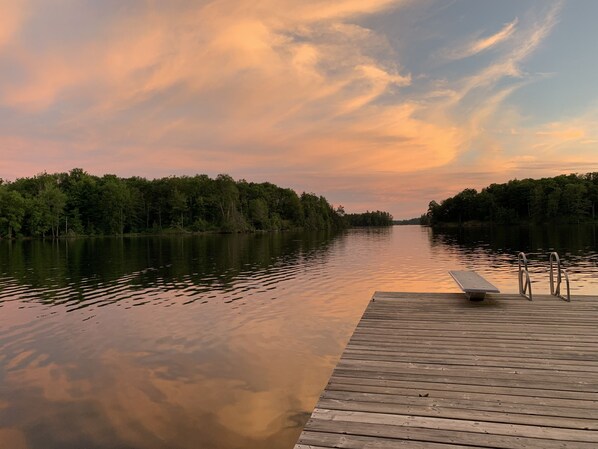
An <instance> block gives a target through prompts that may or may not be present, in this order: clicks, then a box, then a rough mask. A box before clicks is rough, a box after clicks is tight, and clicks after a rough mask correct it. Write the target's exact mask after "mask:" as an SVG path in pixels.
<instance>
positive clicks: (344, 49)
mask: <svg viewBox="0 0 598 449" xmlns="http://www.w3.org/2000/svg"><path fill="white" fill-rule="evenodd" d="M404 4H408V5H409V8H403V5H404ZM426 4H427V3H426ZM104 5H105V4H104V3H100V2H97V3H96V2H94V1H90V2H81V3H76V2H75V3H72V2H59V3H57V4H52V5H51V4H50V3H49V2H46V1H44V0H27V1H26V2H25V0H14V1H10V2H9V1H8V0H0V7H1V10H2V14H1V15H0V151H1V155H2V157H1V158H0V177H4V178H14V177H17V176H25V175H31V174H33V173H37V172H39V171H42V170H49V171H54V170H66V169H69V168H71V167H73V166H82V167H84V168H86V169H88V170H90V171H92V172H94V173H102V172H117V173H118V174H122V175H131V174H139V175H143V176H163V175H169V174H181V173H189V172H207V173H209V174H216V173H220V172H229V173H231V174H232V175H233V176H238V177H245V178H248V179H251V178H252V177H253V179H256V180H266V179H267V180H271V181H278V182H280V183H282V184H284V185H291V186H293V187H295V188H297V189H299V190H311V191H317V192H318V193H322V194H325V195H327V196H329V197H330V199H331V201H333V202H343V203H345V205H346V206H347V208H348V210H356V208H358V207H361V206H363V205H366V202H370V205H369V206H367V205H366V207H369V208H373V207H376V208H384V209H388V210H391V211H393V210H396V209H397V208H399V207H404V208H406V209H405V210H409V211H411V212H414V211H415V208H416V204H417V201H419V202H420V204H427V202H428V201H429V200H430V199H433V198H430V197H429V195H431V194H432V193H433V192H442V193H448V194H450V193H451V192H450V189H453V188H455V189H457V188H459V186H464V184H465V183H467V182H475V183H478V182H482V180H488V181H489V182H492V181H496V180H499V179H492V175H495V176H496V177H497V178H500V177H508V174H509V173H514V171H513V170H520V169H521V167H522V166H523V165H524V164H526V163H527V164H532V163H533V162H534V161H536V162H537V160H540V159H542V158H544V159H546V160H549V161H553V160H554V161H556V160H558V158H559V157H561V158H563V160H567V161H568V163H571V164H574V163H576V161H577V160H579V159H580V157H579V156H578V155H580V154H581V155H583V157H586V159H592V157H593V156H591V152H590V148H591V147H592V145H593V144H592V143H591V142H594V140H596V139H598V136H597V135H596V133H595V132H594V131H593V130H592V126H593V125H592V123H593V122H592V118H591V117H590V116H588V117H577V118H576V119H573V118H570V119H565V118H563V119H562V120H558V121H555V120H552V121H551V122H550V123H540V124H539V125H538V124H536V125H534V126H531V125H527V126H526V123H527V122H526V117H523V116H522V114H521V112H520V111H519V110H518V109H517V108H516V107H515V106H513V105H512V104H509V99H510V98H511V97H512V96H513V94H514V93H515V92H517V91H519V90H521V89H524V88H525V87H527V86H529V85H530V84H532V83H533V82H535V81H536V80H539V79H544V78H543V77H544V75H542V74H539V73H534V72H533V71H532V70H530V68H529V67H528V65H527V62H528V60H529V59H531V58H530V56H531V55H532V54H533V53H534V52H535V51H536V50H537V49H538V48H540V47H541V46H542V44H543V43H544V42H545V41H546V38H547V37H548V36H549V35H550V33H551V31H552V30H553V29H554V27H555V26H556V24H557V23H558V21H559V17H560V11H561V9H562V8H563V5H564V3H563V2H556V3H551V5H550V7H547V8H545V9H544V10H542V9H532V10H531V11H527V12H526V11H521V10H517V11H516V12H515V11H514V12H513V14H510V15H509V17H517V18H516V19H514V20H512V21H511V22H509V23H506V24H501V23H498V24H497V23H491V22H488V23H481V24H480V25H477V24H476V25H475V27H474V28H473V29H485V30H492V31H488V32H486V33H483V34H482V33H480V34H476V35H474V37H472V35H471V34H470V32H461V33H459V32H460V31H461V30H459V32H457V34H454V35H448V36H445V37H444V38H443V39H442V42H441V43H439V44H438V45H437V46H442V47H444V46H445V45H447V42H448V45H450V46H451V48H453V50H452V52H453V53H452V54H453V58H455V57H458V58H461V59H460V60H458V61H455V59H452V60H448V61H447V59H443V60H442V61H440V62H439V63H438V64H440V65H442V64H446V66H450V68H449V69H447V70H445V71H443V69H444V68H445V67H440V68H438V73H431V72H430V73H429V72H426V71H425V70H418V68H417V65H415V68H414V67H410V66H409V65H408V64H407V63H406V62H405V61H407V60H408V58H406V57H405V55H406V54H410V53H414V54H420V53H422V54H424V53H425V52H423V51H422V50H421V49H420V48H410V47H409V46H410V45H412V42H415V41H416V39H414V40H411V37H417V36H409V38H408V39H405V40H401V41H397V39H398V38H397V37H396V36H395V35H394V34H393V33H394V28H392V29H393V32H390V31H388V29H386V30H385V29H384V27H383V26H378V25H376V24H377V23H379V22H384V19H385V18H386V16H388V15H391V14H396V15H401V14H410V13H413V11H414V10H416V9H417V8H425V7H426V6H425V5H423V6H422V5H420V4H419V3H418V2H408V1H406V0H396V1H393V0H374V1H372V2H362V1H356V0H340V1H338V2H332V3H331V2H328V1H324V0H313V1H307V2H301V1H298V0H276V1H275V0H262V1H258V2H251V1H239V0H215V1H211V2H206V3H198V2H195V1H191V0H180V1H176V2H131V3H127V5H128V6H123V7H120V8H113V9H110V8H107V9H106V8H105V7H104ZM452 5H453V4H452ZM428 6H429V5H428ZM94 7H95V8H97V10H94V9H93V8H94ZM451 7H452V6H451ZM451 7H449V6H447V7H446V8H445V9H444V10H443V14H444V13H447V14H448V13H449V12H450V9H451ZM99 11H101V12H102V13H101V14H100V13H99ZM423 16H426V17H429V14H423ZM57 20H58V21H59V22H57V23H55V22H52V21H57ZM60 20H62V21H64V22H67V23H68V24H69V26H63V23H64V22H60ZM389 20H390V19H389ZM387 25H388V24H387ZM425 26H426V24H425V23H423V24H418V27H419V28H422V27H425ZM389 29H390V28H389ZM495 30H498V31H495ZM492 33H494V34H492ZM462 34H465V35H466V36H463V35H462ZM464 41H465V44H464V43H463V42H464ZM440 51H441V49H438V48H434V49H431V50H429V52H428V53H427V54H438V53H439V52H440ZM482 54H484V57H479V58H469V59H467V60H464V59H463V58H465V57H468V56H474V55H480V56H481V55H482ZM422 57H423V56H422ZM457 64H462V65H463V67H467V70H465V69H461V66H459V68H458V70H454V69H455V66H456V65H457ZM543 70H546V68H545V67H544V68H543ZM576 145H577V146H579V148H582V150H579V151H578V152H577V153H576V154H573V153H574V150H573V148H576V147H575V146H576ZM559 152H565V153H567V152H569V153H570V154H569V156H562V155H561V156H558V154H559ZM534 158H537V160H536V159H534ZM489 167H492V170H490V169H489ZM464 169H467V170H469V171H470V173H471V176H461V175H459V174H458V173H461V174H462V172H463V170H464ZM350 180H353V182H351V181H350ZM405 192H409V193H405ZM453 193H454V192H453ZM351 198H356V199H355V200H351ZM357 198H360V200H359V201H358V200H357ZM436 199H439V198H438V197H436ZM351 202H353V204H354V206H351ZM399 203H400V204H404V206H398V205H399Z"/></svg>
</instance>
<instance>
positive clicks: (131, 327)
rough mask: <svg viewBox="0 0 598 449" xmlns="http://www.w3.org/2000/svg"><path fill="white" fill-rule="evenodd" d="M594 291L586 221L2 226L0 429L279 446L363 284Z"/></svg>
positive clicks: (109, 439) (64, 441)
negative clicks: (129, 228)
mask: <svg viewBox="0 0 598 449" xmlns="http://www.w3.org/2000/svg"><path fill="white" fill-rule="evenodd" d="M553 249H555V250H558V251H559V252H560V253H561V256H562V258H563V259H564V262H565V265H566V267H567V268H568V270H569V272H570V277H571V281H572V293H573V295H575V293H578V294H597V295H598V276H597V274H598V246H597V239H596V228H595V227H593V226H589V227H580V226H576V227H562V228H534V229H530V228H509V229H505V228H500V229H494V230H492V231H490V230H487V231H479V230H478V231H467V232H459V231H454V232H450V233H446V232H445V233H435V232H432V231H431V230H430V229H427V228H420V227H416V226H406V227H394V228H392V229H375V230H352V231H349V232H347V233H344V234H341V235H330V234H294V233H282V234H269V235H241V236H236V235H234V236H219V235H210V236H199V237H172V238H134V239H94V240H75V241H62V242H58V243H50V242H45V243H44V242H12V243H11V242H0V447H2V448H11V449H20V448H43V449H53V448H60V449H70V448H73V449H75V448H76V449H80V448H222V449H229V448H247V449H252V448H275V449H277V448H280V449H284V448H292V447H293V444H294V442H295V440H296V439H297V437H298V435H299V433H300V431H301V428H302V426H303V424H304V423H305V421H306V420H307V418H308V417H309V414H310V412H311V409H312V408H313V406H314V404H315V402H316V400H317V398H318V396H319V393H320V391H321V389H322V388H323V387H324V385H325V384H326V381H327V380H328V377H329V375H330V372H331V371H332V368H333V367H334V365H335V363H336V361H337V359H338V358H339V357H340V354H341V352H342V349H343V347H344V345H345V343H346V342H347V340H348V339H349V337H350V335H351V333H352V332H353V328H354V327H355V324H356V323H357V321H358V320H359V317H360V316H361V314H362V312H363V309H364V308H365V306H366V305H367V302H368V300H369V299H370V297H371V295H372V293H373V292H374V291H375V290H395V291H457V289H456V288H455V286H454V284H453V282H452V280H451V278H450V277H449V276H448V274H447V270H449V269H453V268H475V269H476V270H478V271H479V272H480V273H482V274H484V275H485V276H487V277H488V278H489V279H490V280H491V281H492V282H493V283H495V284H496V285H497V286H498V287H499V288H500V289H501V290H503V291H507V292H508V291H511V292H513V291H515V290H516V271H517V263H516V258H515V254H516V252H517V251H518V250H525V251H527V252H528V255H529V257H530V260H531V264H532V265H531V268H532V270H531V271H532V276H533V279H534V280H536V281H537V282H535V283H534V291H535V292H537V293H541V292H542V293H544V292H547V290H548V282H547V275H546V274H545V270H546V266H547V262H546V260H547V253H548V252H549V251H551V250H553Z"/></svg>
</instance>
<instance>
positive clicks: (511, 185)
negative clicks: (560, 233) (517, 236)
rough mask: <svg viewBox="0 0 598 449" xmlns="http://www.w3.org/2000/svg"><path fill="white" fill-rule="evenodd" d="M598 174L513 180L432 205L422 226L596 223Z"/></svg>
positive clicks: (467, 192) (424, 217)
mask: <svg viewBox="0 0 598 449" xmlns="http://www.w3.org/2000/svg"><path fill="white" fill-rule="evenodd" d="M597 202H598V172H594V173H587V174H571V175H560V176H556V177H553V178H542V179H522V180H517V179H514V180H511V181H509V182H507V183H504V184H491V185H490V186H488V187H485V188H484V189H482V190H481V191H480V192H478V191H476V190H475V189H465V190H463V191H462V192H459V193H458V194H457V195H455V196H453V197H451V198H447V199H445V200H443V201H442V202H441V203H440V204H438V203H437V202H436V201H432V202H430V204H429V207H428V211H427V213H426V214H424V215H423V216H422V217H421V222H422V224H429V225H432V226H434V225H444V224H459V225H460V224H465V223H475V222H480V223H496V224H521V223H529V224H534V223H580V222H583V221H590V220H595V219H596V203H597Z"/></svg>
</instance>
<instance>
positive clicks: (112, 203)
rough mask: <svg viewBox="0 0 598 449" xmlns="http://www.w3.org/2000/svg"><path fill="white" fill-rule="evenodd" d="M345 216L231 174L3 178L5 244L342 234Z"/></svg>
mask: <svg viewBox="0 0 598 449" xmlns="http://www.w3.org/2000/svg"><path fill="white" fill-rule="evenodd" d="M341 212H342V207H339V209H337V210H335V209H334V208H333V207H332V205H331V204H330V203H328V201H327V200H326V198H324V197H323V196H317V195H315V194H313V193H305V192H304V193H302V194H301V195H298V194H297V193H296V192H295V191H294V190H292V189H288V188H281V187H278V186H276V185H274V184H271V183H268V182H265V183H253V182H247V181H245V180H239V181H235V180H234V179H233V178H231V177H230V176H228V175H224V174H221V175H218V176H217V177H216V178H215V179H212V178H210V177H208V176H207V175H196V176H181V177H166V178H161V179H155V180H148V179H145V178H141V177H131V178H120V177H117V176H115V175H104V176H101V177H99V176H94V175H90V174H89V173H87V172H85V171H84V170H82V169H80V168H75V169H73V170H71V171H69V172H68V173H54V174H48V173H42V174H39V175H37V176H33V177H26V178H19V179H17V180H15V181H13V182H4V181H2V180H1V179H0V237H3V238H15V237H40V238H58V237H61V236H76V235H88V236H95V235H122V234H125V233H159V232H163V231H174V232H178V231H189V232H200V231H218V232H248V231H258V230H265V231H269V230H286V229H295V228H303V229H310V230H311V229H314V230H315V229H320V230H323V229H340V228H343V227H346V225H347V221H346V219H345V218H344V217H343V215H344V214H343V213H341Z"/></svg>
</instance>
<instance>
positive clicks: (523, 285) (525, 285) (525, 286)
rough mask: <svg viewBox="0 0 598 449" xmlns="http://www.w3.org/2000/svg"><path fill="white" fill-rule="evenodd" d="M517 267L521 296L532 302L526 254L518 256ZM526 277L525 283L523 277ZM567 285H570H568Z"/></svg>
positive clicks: (521, 253)
mask: <svg viewBox="0 0 598 449" xmlns="http://www.w3.org/2000/svg"><path fill="white" fill-rule="evenodd" d="M517 265H518V268H519V274H518V278H519V294H520V295H521V296H523V297H524V298H527V299H529V300H530V301H531V300H532V281H531V280H530V277H529V271H528V269H527V257H526V256H525V253H524V252H520V253H519V254H517ZM524 276H525V282H524V280H523V277H524ZM567 285H569V284H568V283H567Z"/></svg>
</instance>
